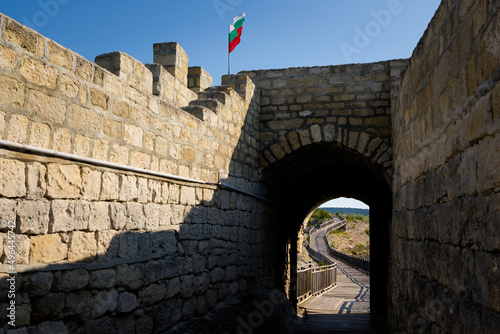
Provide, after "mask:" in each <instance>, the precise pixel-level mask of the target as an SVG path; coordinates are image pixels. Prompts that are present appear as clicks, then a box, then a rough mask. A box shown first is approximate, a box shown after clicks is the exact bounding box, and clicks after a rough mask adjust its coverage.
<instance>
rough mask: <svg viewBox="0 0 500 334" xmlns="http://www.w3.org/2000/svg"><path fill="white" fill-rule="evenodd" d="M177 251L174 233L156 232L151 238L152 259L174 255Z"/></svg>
mask: <svg viewBox="0 0 500 334" xmlns="http://www.w3.org/2000/svg"><path fill="white" fill-rule="evenodd" d="M176 250H177V239H176V237H175V232H174V231H165V232H156V233H154V234H153V236H152V245H151V252H152V256H153V258H159V257H164V256H166V255H171V254H174V253H175V252H176Z"/></svg>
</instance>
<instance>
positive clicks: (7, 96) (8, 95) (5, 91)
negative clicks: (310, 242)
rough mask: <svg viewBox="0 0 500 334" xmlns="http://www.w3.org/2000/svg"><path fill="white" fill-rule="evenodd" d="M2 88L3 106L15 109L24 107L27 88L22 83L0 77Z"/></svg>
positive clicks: (0, 94)
mask: <svg viewBox="0 0 500 334" xmlns="http://www.w3.org/2000/svg"><path fill="white" fill-rule="evenodd" d="M0 87H1V88H2V89H1V91H0V99H1V100H2V104H5V105H8V106H12V107H15V108H21V107H22V106H23V105H24V100H25V93H24V90H25V88H24V87H23V85H22V84H21V83H20V82H18V81H16V80H13V79H10V78H8V77H6V76H4V75H0Z"/></svg>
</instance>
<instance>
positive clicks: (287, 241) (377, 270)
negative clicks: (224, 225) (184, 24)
mask: <svg viewBox="0 0 500 334" xmlns="http://www.w3.org/2000/svg"><path fill="white" fill-rule="evenodd" d="M264 178H265V182H266V183H267V184H269V185H270V189H271V191H272V194H271V195H272V198H275V199H276V200H277V201H279V202H280V203H283V206H282V210H283V212H278V213H277V225H278V226H277V229H276V230H277V233H276V239H275V244H276V257H275V270H276V272H275V277H282V273H283V272H285V271H287V270H290V271H289V275H290V284H288V285H287V286H285V289H286V290H288V294H289V297H290V299H291V300H292V302H294V303H296V300H294V298H296V293H295V277H296V268H294V267H293V266H290V264H295V263H296V261H297V259H296V254H297V248H296V247H297V234H298V231H299V229H300V226H301V224H302V223H303V221H304V219H305V218H306V216H307V215H308V213H309V212H310V211H311V210H312V209H314V208H315V207H317V206H318V205H319V204H321V203H322V202H324V201H326V200H328V199H331V198H335V197H352V198H356V199H358V200H360V201H363V202H364V203H366V204H367V205H369V206H370V245H371V264H370V267H371V274H370V290H371V302H370V303H371V305H370V309H371V312H372V313H374V314H377V315H378V316H382V317H385V314H386V309H387V280H388V261H389V245H390V242H389V234H390V233H389V232H390V225H391V211H392V195H391V190H390V189H391V188H390V176H389V174H388V172H387V171H385V170H384V168H383V167H381V166H378V165H376V164H374V163H373V162H371V161H370V160H369V158H367V157H364V156H362V155H361V154H360V153H359V152H357V151H354V150H352V149H349V148H346V147H343V146H342V145H340V144H338V143H315V144H312V145H308V146H305V147H302V148H300V149H298V150H296V151H294V152H292V153H290V154H288V155H286V156H285V157H283V159H280V160H279V161H277V162H275V163H274V164H272V165H270V166H268V167H267V168H266V169H265V170H264ZM277 284H279V282H277ZM281 284H283V283H281Z"/></svg>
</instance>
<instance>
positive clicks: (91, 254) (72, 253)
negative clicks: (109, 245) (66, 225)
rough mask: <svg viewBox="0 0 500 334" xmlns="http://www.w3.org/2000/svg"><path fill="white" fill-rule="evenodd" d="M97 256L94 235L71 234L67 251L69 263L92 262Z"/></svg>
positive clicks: (84, 233)
mask: <svg viewBox="0 0 500 334" xmlns="http://www.w3.org/2000/svg"><path fill="white" fill-rule="evenodd" d="M96 255H97V240H96V238H95V233H93V232H91V233H86V232H81V231H75V232H73V234H72V236H71V243H70V246H69V249H68V260H69V261H75V262H77V261H84V262H92V261H93V260H94V259H95V257H96Z"/></svg>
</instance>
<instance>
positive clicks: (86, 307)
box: [63, 290, 93, 316]
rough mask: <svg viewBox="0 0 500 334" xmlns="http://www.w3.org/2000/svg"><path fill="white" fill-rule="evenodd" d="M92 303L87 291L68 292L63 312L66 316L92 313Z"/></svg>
mask: <svg viewBox="0 0 500 334" xmlns="http://www.w3.org/2000/svg"><path fill="white" fill-rule="evenodd" d="M92 301H93V298H92V294H91V293H90V292H89V291H86V290H82V291H77V292H70V293H69V294H67V296H66V307H65V308H64V311H63V312H64V314H65V315H66V316H70V315H76V314H80V315H84V314H86V313H89V312H91V311H92V306H93V303H92Z"/></svg>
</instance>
